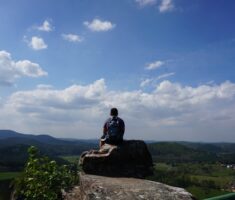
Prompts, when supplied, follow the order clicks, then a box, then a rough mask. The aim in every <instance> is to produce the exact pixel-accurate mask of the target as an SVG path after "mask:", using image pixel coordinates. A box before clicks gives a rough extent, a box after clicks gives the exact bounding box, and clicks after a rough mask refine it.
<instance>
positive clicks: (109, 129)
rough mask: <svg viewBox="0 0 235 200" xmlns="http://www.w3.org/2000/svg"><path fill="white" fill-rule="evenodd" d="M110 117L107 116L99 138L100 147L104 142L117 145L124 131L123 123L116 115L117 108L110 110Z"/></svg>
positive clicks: (120, 141)
mask: <svg viewBox="0 0 235 200" xmlns="http://www.w3.org/2000/svg"><path fill="white" fill-rule="evenodd" d="M110 116H111V117H110V118H108V119H107V120H106V121H105V123H104V127H103V135H102V137H101V139H100V147H101V146H103V145H104V144H105V143H106V144H112V145H118V144H120V143H122V141H123V135H124V132H125V123H124V121H123V120H122V119H121V118H120V117H118V110H117V108H112V109H111V110H110Z"/></svg>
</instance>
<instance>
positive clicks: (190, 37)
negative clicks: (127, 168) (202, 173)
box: [0, 0, 235, 141]
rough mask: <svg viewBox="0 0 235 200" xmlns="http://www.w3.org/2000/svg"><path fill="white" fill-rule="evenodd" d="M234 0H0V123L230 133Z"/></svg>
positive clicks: (46, 128) (189, 136)
mask: <svg viewBox="0 0 235 200" xmlns="http://www.w3.org/2000/svg"><path fill="white" fill-rule="evenodd" d="M234 10H235V2H234V1H233V0H226V1H223V0H217V1H212V0H195V1H187V0H116V1H111V0H99V1H95V0H76V1H75V0H71V1H65V0H60V1H56V0H51V1H46V0H41V1H38V0H34V1H31V0H22V1H20V2H19V1H16V0H8V1H6V0H0V24H1V29H0V109H1V110H2V115H1V117H0V120H1V122H0V128H1V129H14V130H16V131H21V132H27V133H35V134H38V133H43V134H46V133H47V134H51V135H53V136H56V137H75V138H96V137H99V135H100V134H101V129H102V125H103V121H104V120H105V119H106V118H107V117H108V113H109V109H110V108H111V107H112V106H115V107H118V108H119V110H120V115H121V117H123V118H124V120H125V121H126V125H127V132H126V138H139V139H154V140H190V141H235V137H234V136H233V131H234V128H235V127H234V126H235V125H234V124H235V123H234V122H235V76H234V74H235V66H234V64H235V26H234V20H233V19H235V12H234Z"/></svg>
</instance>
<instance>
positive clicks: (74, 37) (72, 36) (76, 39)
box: [62, 33, 83, 42]
mask: <svg viewBox="0 0 235 200" xmlns="http://www.w3.org/2000/svg"><path fill="white" fill-rule="evenodd" d="M62 37H63V39H64V40H67V41H69V42H82V41H83V38H82V37H81V36H79V35H76V34H71V33H69V34H62Z"/></svg>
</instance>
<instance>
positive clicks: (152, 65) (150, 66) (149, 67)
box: [145, 60, 165, 70]
mask: <svg viewBox="0 0 235 200" xmlns="http://www.w3.org/2000/svg"><path fill="white" fill-rule="evenodd" d="M164 64H165V62H164V61H161V60H157V61H155V62H152V63H149V64H147V66H146V67H145V69H147V70H154V69H158V68H160V67H162V66H163V65H164Z"/></svg>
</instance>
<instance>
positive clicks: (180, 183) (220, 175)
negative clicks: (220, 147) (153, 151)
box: [148, 163, 235, 199]
mask: <svg viewBox="0 0 235 200" xmlns="http://www.w3.org/2000/svg"><path fill="white" fill-rule="evenodd" d="M148 179H150V180H154V181H158V182H162V183H166V184H169V185H172V186H176V187H182V188H185V189H186V190H188V191H189V192H191V193H192V194H193V195H194V196H195V197H196V198H198V199H205V198H209V197H214V196H218V195H223V194H227V193H230V192H231V188H230V187H231V183H233V182H234V181H235V170H233V169H227V168H225V167H223V166H221V165H220V164H208V163H207V164H205V163H204V164H202V163H201V164H193V163H187V164H186V163H181V164H179V163H178V164H166V163H155V166H154V175H153V176H151V177H148Z"/></svg>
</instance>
